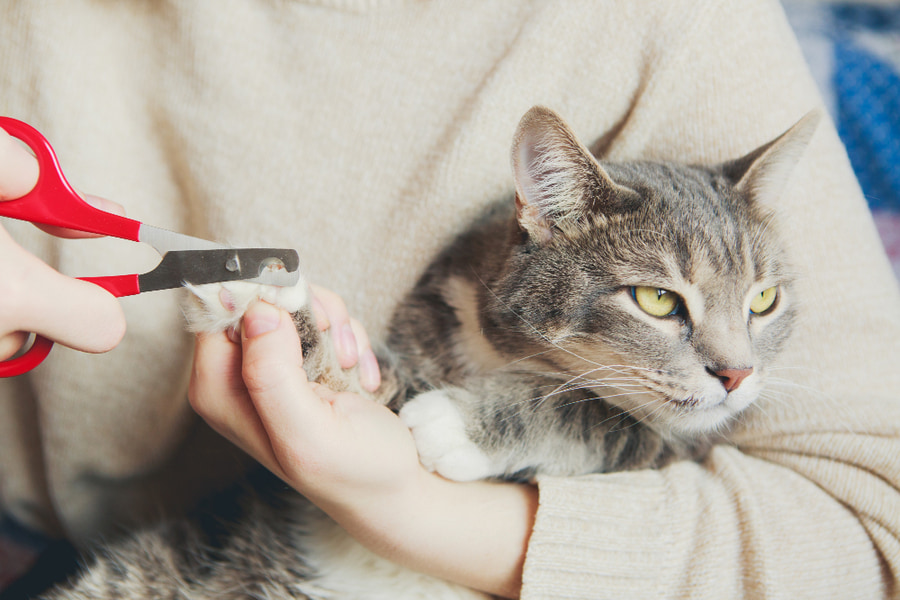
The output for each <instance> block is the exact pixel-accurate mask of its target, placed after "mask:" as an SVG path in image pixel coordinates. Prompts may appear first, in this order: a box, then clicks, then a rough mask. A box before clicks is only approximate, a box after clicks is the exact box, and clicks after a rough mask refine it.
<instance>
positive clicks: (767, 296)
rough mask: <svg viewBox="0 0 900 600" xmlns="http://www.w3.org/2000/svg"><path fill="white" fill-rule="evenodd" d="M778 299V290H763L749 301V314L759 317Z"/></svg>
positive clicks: (775, 288) (773, 288)
mask: <svg viewBox="0 0 900 600" xmlns="http://www.w3.org/2000/svg"><path fill="white" fill-rule="evenodd" d="M777 298H778V288H777V287H770V288H769V289H766V290H763V291H761V292H760V293H758V294H757V295H756V296H754V297H753V300H751V301H750V312H751V313H753V314H754V315H761V314H763V313H764V312H766V311H767V310H769V309H770V308H772V307H773V306H774V305H775V300H776V299H777Z"/></svg>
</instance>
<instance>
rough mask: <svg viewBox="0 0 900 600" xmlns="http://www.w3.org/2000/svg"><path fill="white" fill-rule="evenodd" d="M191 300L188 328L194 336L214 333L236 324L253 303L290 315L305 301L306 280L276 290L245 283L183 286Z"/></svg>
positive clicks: (306, 292)
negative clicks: (277, 307)
mask: <svg viewBox="0 0 900 600" xmlns="http://www.w3.org/2000/svg"><path fill="white" fill-rule="evenodd" d="M185 287H186V288H187V289H188V290H189V291H190V292H191V294H192V298H191V300H190V302H189V303H188V304H187V305H186V306H185V309H184V316H185V317H186V318H187V322H188V329H189V330H190V331H192V332H194V333H215V332H218V331H225V330H226V329H228V328H229V327H233V326H235V325H237V324H238V323H239V322H240V320H241V317H243V316H244V312H245V311H246V310H247V307H248V306H250V304H251V303H252V302H253V301H255V300H265V301H266V302H268V303H270V304H274V305H275V306H279V307H281V308H283V309H285V310H287V311H288V312H291V313H294V312H297V311H298V310H300V309H301V308H303V307H304V306H306V304H307V303H308V302H309V293H308V291H307V287H306V281H304V280H303V278H302V277H301V278H300V281H298V282H297V285H294V286H291V287H278V286H274V285H263V284H261V283H248V282H246V281H229V282H226V283H207V284H204V285H191V284H186V285H185Z"/></svg>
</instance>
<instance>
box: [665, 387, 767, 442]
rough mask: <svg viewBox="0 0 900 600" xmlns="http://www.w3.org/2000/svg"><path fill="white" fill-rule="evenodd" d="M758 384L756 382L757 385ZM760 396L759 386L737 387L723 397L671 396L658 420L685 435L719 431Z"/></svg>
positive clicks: (726, 426)
mask: <svg viewBox="0 0 900 600" xmlns="http://www.w3.org/2000/svg"><path fill="white" fill-rule="evenodd" d="M754 387H755V386H754ZM756 397H757V390H755V389H753V390H751V389H747V390H740V391H735V392H732V393H730V394H727V395H725V396H724V397H723V398H721V399H713V400H710V399H703V398H698V399H695V398H690V399H688V400H685V399H679V398H670V399H668V400H666V401H665V404H664V406H665V408H664V409H662V410H660V411H659V414H658V415H657V417H656V420H657V421H663V422H664V424H665V427H667V428H668V429H670V430H672V431H673V432H675V433H677V434H679V435H682V436H696V435H702V434H709V433H719V432H721V431H723V430H724V429H726V428H728V426H729V425H731V424H732V423H733V422H734V420H735V419H736V418H737V416H738V415H739V414H740V413H741V412H743V411H744V410H745V409H746V408H747V407H748V406H750V405H751V404H753V402H754V401H755V400H756Z"/></svg>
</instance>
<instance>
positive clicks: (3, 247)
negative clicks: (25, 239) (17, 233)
mask: <svg viewBox="0 0 900 600" xmlns="http://www.w3.org/2000/svg"><path fill="white" fill-rule="evenodd" d="M0 256H2V257H3V259H4V261H3V264H2V265H0V304H2V308H3V310H2V311H0V334H5V333H9V332H11V331H32V332H34V333H38V334H40V335H43V336H45V337H48V338H50V339H52V340H54V341H56V342H59V343H61V344H63V345H66V346H69V347H70V348H75V349H77V350H81V351H84V352H106V351H108V350H111V349H112V348H114V347H115V346H116V345H117V344H118V343H119V341H120V340H121V339H122V336H123V335H124V333H125V316H124V314H123V313H122V308H121V307H120V306H119V303H118V302H117V301H116V299H115V298H114V297H113V296H112V294H110V293H109V292H107V291H106V290H104V289H102V288H100V287H99V286H96V285H94V284H92V283H87V282H85V281H79V280H77V279H72V278H70V277H66V276H65V275H61V274H60V273H58V272H56V271H55V270H53V269H52V268H50V267H49V266H47V265H46V264H44V263H43V262H41V261H40V260H38V259H37V258H35V257H34V256H33V255H31V254H29V253H28V252H26V251H25V250H23V249H22V248H21V247H20V246H19V245H18V244H16V243H15V242H14V241H13V240H12V238H11V237H9V234H7V233H6V231H5V230H3V229H2V228H0Z"/></svg>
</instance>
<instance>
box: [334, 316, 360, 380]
mask: <svg viewBox="0 0 900 600" xmlns="http://www.w3.org/2000/svg"><path fill="white" fill-rule="evenodd" d="M338 346H339V348H340V355H341V361H340V362H341V366H342V367H343V368H345V369H348V368H350V367H352V366H353V365H355V364H356V361H357V360H358V359H359V351H358V350H357V348H356V336H355V335H353V329H352V328H351V327H350V325H349V324H347V325H344V326H343V327H341V333H340V340H339V341H338Z"/></svg>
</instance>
